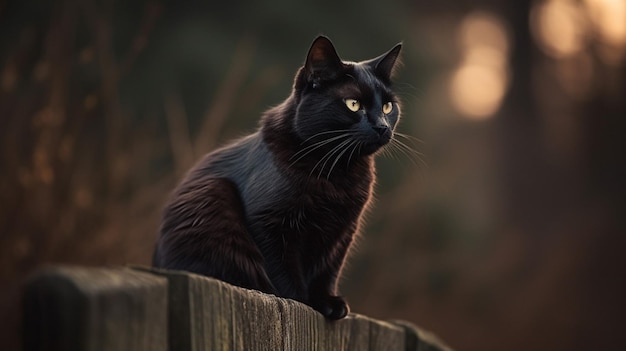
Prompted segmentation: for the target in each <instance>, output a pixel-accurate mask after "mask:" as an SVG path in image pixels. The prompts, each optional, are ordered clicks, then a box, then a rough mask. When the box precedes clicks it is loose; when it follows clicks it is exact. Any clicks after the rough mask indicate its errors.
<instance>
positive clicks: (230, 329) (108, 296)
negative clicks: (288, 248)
mask: <svg viewBox="0 0 626 351" xmlns="http://www.w3.org/2000/svg"><path fill="white" fill-rule="evenodd" d="M23 304H24V347H25V350H26V351H43V350H46V351H61V350H62V351H79V350H80V351H92V350H93V351H96V350H97V351H127V350H128V351H131V350H132V351H165V350H171V351H197V350H220V351H234V350H242V351H248V350H250V351H256V350H272V351H273V350H288V351H292V350H293V351H304V350H323V351H327V350H331V351H332V350H364V351H367V350H385V351H387V350H389V351H393V350H411V351H417V350H419V351H430V350H432V351H436V350H441V351H445V350H449V348H448V347H446V346H445V345H444V344H443V343H441V342H440V341H439V340H437V338H436V337H435V336H434V335H432V334H430V333H428V332H425V331H423V330H421V329H419V328H417V327H416V326H414V325H412V324H410V323H407V322H402V321H393V322H384V321H378V320H374V319H371V318H368V317H364V316H361V315H358V314H350V315H349V316H348V317H347V318H345V319H343V320H340V321H335V322H331V321H328V320H326V319H324V318H323V317H322V316H321V315H320V314H319V313H317V312H315V311H314V310H312V309H311V308H309V307H308V306H306V305H304V304H301V303H298V302H296V301H293V300H289V299H283V298H278V297H275V296H272V295H267V294H263V293H260V292H257V291H253V290H246V289H242V288H238V287H234V286H232V285H229V284H226V283H224V282H221V281H218V280H215V279H211V278H207V277H204V276H199V275H195V274H190V273H186V272H180V271H166V270H156V269H150V268H141V267H136V268H129V267H124V268H85V267H65V266H61V267H49V268H45V269H43V270H41V271H39V272H38V273H37V274H35V275H34V276H32V277H31V278H30V279H29V280H28V282H27V284H26V286H25V289H24V295H23Z"/></svg>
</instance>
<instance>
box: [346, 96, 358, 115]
mask: <svg viewBox="0 0 626 351" xmlns="http://www.w3.org/2000/svg"><path fill="white" fill-rule="evenodd" d="M345 101H346V106H348V108H349V109H350V111H352V112H356V111H358V110H359V109H360V108H361V103H360V102H359V100H354V99H346V100H345Z"/></svg>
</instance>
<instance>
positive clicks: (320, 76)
mask: <svg viewBox="0 0 626 351" xmlns="http://www.w3.org/2000/svg"><path fill="white" fill-rule="evenodd" d="M401 46H402V45H401V44H398V45H396V46H395V47H393V48H392V49H391V50H389V51H388V52H387V53H385V54H383V55H381V56H379V57H376V58H374V59H371V60H368V61H362V62H348V61H342V60H341V59H340V58H339V55H337V51H336V50H335V48H334V46H333V44H332V43H331V41H330V40H329V39H328V38H326V37H324V36H320V37H317V38H316V39H315V40H314V41H313V44H312V45H311V48H310V49H309V52H308V55H307V58H306V62H305V64H304V66H303V67H302V68H300V71H299V72H298V74H297V76H296V80H295V83H294V95H295V97H296V102H297V109H296V114H295V119H294V130H295V133H296V134H297V136H298V138H299V139H300V140H302V141H303V142H305V143H307V144H309V145H312V144H314V143H323V142H325V141H328V143H326V144H323V145H321V146H320V147H319V148H320V149H329V148H331V147H336V146H337V145H343V146H340V147H339V148H338V149H337V150H338V151H337V152H341V151H342V150H340V149H346V150H348V149H353V150H350V152H351V153H357V154H361V155H369V154H372V153H374V152H376V151H377V150H379V149H380V148H381V147H382V146H384V145H386V144H387V143H389V141H390V140H391V138H392V137H393V131H394V128H395V126H396V124H397V122H398V119H399V117H400V106H399V101H398V100H397V98H396V96H395V95H394V93H393V91H392V90H391V77H392V74H393V71H394V68H395V67H396V66H397V59H398V55H399V53H400V49H401Z"/></svg>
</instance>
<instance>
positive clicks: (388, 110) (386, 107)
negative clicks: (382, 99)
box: [383, 101, 393, 115]
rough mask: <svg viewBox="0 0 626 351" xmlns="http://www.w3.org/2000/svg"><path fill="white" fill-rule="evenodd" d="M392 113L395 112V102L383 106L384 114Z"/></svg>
mask: <svg viewBox="0 0 626 351" xmlns="http://www.w3.org/2000/svg"><path fill="white" fill-rule="evenodd" d="M391 111H393V102H391V101H390V102H388V103H386V104H384V105H383V113H384V114H386V115H388V114H390V113H391Z"/></svg>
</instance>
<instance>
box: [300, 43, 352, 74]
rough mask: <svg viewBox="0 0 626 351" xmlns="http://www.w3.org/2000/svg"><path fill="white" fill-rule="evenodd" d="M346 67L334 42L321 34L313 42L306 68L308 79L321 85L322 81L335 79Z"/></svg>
mask: <svg viewBox="0 0 626 351" xmlns="http://www.w3.org/2000/svg"><path fill="white" fill-rule="evenodd" d="M343 68H344V64H343V62H341V59H340V58H339V55H337V51H336V50H335V47H334V46H333V43H332V42H331V41H330V39H328V38H327V37H325V36H319V37H317V38H316V39H315V40H314V41H313V44H311V48H310V49H309V53H308V54H307V58H306V63H305V64H304V69H305V72H306V77H307V80H308V81H309V82H311V83H313V86H315V85H316V84H317V85H319V84H320V82H321V81H324V80H330V79H334V78H336V77H337V76H338V75H339V72H340V71H341V70H342V69H343Z"/></svg>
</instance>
